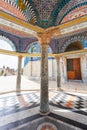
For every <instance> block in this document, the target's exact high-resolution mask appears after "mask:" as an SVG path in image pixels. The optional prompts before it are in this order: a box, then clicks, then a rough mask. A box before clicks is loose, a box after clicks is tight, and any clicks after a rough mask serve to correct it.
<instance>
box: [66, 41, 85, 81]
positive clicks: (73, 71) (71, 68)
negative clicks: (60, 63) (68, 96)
mask: <svg viewBox="0 0 87 130" xmlns="http://www.w3.org/2000/svg"><path fill="white" fill-rule="evenodd" d="M81 49H83V46H82V43H81V42H79V41H76V42H74V43H71V44H70V45H68V46H67V47H66V49H65V52H68V51H76V50H81ZM80 63H81V62H80V57H76V56H74V57H73V58H68V59H67V78H68V79H69V80H81V79H82V78H81V64H80Z"/></svg>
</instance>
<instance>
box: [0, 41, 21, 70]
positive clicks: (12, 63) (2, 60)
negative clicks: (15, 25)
mask: <svg viewBox="0 0 87 130" xmlns="http://www.w3.org/2000/svg"><path fill="white" fill-rule="evenodd" d="M0 49H4V50H10V51H13V49H12V47H11V45H10V44H9V43H7V42H6V41H4V40H1V39H0ZM17 64H18V58H17V57H16V56H9V55H3V54H0V68H2V67H3V66H5V67H7V66H8V67H10V68H13V69H17ZM22 66H23V65H22Z"/></svg>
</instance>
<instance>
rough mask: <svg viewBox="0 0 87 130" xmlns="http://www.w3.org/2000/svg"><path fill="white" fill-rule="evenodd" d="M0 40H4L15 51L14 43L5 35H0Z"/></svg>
mask: <svg viewBox="0 0 87 130" xmlns="http://www.w3.org/2000/svg"><path fill="white" fill-rule="evenodd" d="M0 40H3V41H6V42H7V43H8V44H9V45H10V46H11V47H12V49H13V51H16V47H15V45H14V43H13V42H12V41H11V40H10V39H9V38H7V37H5V36H0Z"/></svg>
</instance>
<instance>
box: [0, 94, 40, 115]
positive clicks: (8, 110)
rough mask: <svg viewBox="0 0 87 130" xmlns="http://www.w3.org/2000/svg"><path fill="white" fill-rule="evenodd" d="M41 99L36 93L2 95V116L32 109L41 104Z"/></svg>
mask: <svg viewBox="0 0 87 130" xmlns="http://www.w3.org/2000/svg"><path fill="white" fill-rule="evenodd" d="M39 102H40V99H39V96H38V95H37V94H36V93H26V94H18V95H14V96H5V97H1V96H0V116H4V115H8V114H12V113H15V112H19V111H22V110H24V109H30V108H32V107H36V106H38V105H39Z"/></svg>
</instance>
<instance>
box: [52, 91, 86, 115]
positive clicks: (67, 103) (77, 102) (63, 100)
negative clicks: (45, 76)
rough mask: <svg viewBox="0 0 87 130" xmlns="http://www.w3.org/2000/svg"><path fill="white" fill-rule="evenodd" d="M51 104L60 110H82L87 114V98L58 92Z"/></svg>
mask: <svg viewBox="0 0 87 130" xmlns="http://www.w3.org/2000/svg"><path fill="white" fill-rule="evenodd" d="M50 104H51V105H54V106H57V107H59V108H64V109H72V110H81V111H84V112H86V113H87V97H81V96H76V95H73V94H68V93H63V92H57V93H55V94H54V96H53V97H52V98H51V100H50Z"/></svg>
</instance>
